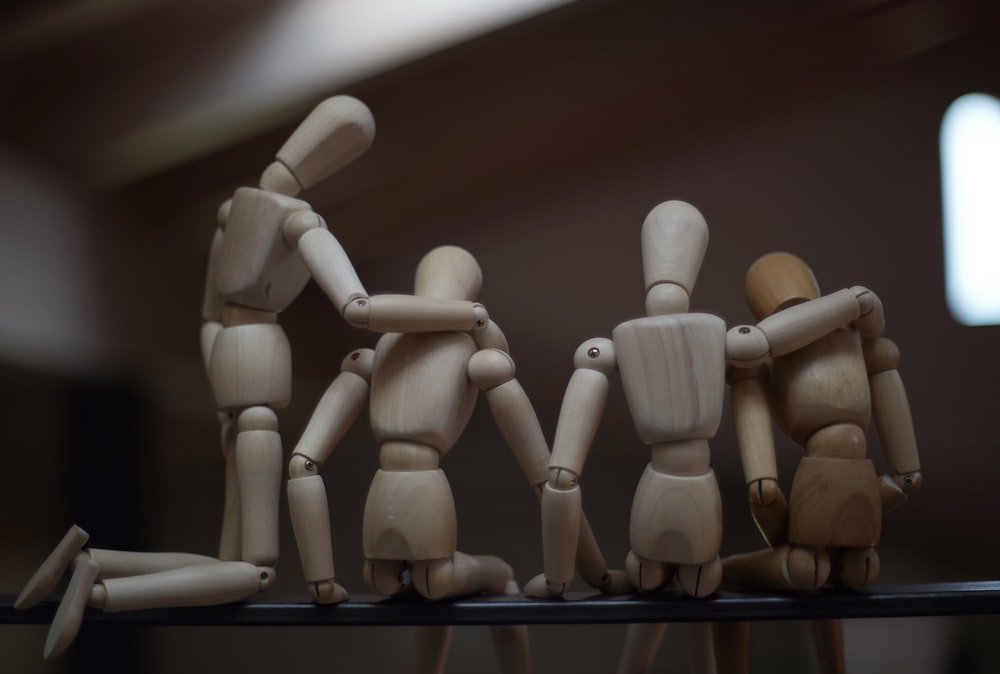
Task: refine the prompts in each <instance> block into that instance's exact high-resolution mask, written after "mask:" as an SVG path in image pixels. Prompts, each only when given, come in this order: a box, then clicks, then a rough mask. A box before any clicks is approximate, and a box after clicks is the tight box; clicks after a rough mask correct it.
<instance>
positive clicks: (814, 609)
mask: <svg viewBox="0 0 1000 674" xmlns="http://www.w3.org/2000/svg"><path fill="white" fill-rule="evenodd" d="M56 605H57V604H56V602H55V601H49V602H44V603H42V604H40V605H39V606H36V607H33V608H31V609H28V610H25V611H17V610H15V609H14V596H13V595H7V594H0V624H20V625H38V624H48V623H49V622H51V620H52V616H53V615H54V613H55V609H56ZM992 613H996V614H1000V581H992V580H990V581H967V582H952V583H930V584H920V585H885V586H876V587H874V588H872V589H871V590H869V591H867V592H863V593H861V592H849V591H841V590H828V591H823V592H819V593H816V594H813V595H786V594H775V593H762V592H718V593H717V594H715V595H713V596H712V597H709V598H707V599H692V598H690V597H678V596H673V595H667V594H659V595H648V594H629V595H603V594H595V593H568V594H567V595H566V596H565V597H564V598H562V599H534V598H532V597H527V596H525V595H514V596H500V597H495V596H490V597H486V596H482V597H472V598H467V599H458V600H452V601H427V600H423V599H421V598H418V597H405V598H391V599H384V598H381V597H376V596H373V595H359V596H356V597H352V599H351V600H350V601H347V602H344V603H342V604H339V605H337V606H317V605H314V604H312V603H311V602H310V601H308V599H307V598H306V597H305V596H304V595H303V596H302V597H292V598H288V599H280V598H274V599H267V600H258V601H251V602H246V603H241V604H225V605H222V606H206V607H196V608H167V609H147V610H142V611H132V612H128V613H103V612H101V611H97V610H94V609H87V613H86V616H85V620H88V621H94V622H102V623H123V624H131V625H198V626H222V625H230V626H282V625H285V626H310V625H311V626H323V625H347V626H372V627H374V626H385V625H511V624H602V623H630V622H637V623H639V622H716V621H733V620H812V619H827V618H895V617H904V616H949V615H982V614H992Z"/></svg>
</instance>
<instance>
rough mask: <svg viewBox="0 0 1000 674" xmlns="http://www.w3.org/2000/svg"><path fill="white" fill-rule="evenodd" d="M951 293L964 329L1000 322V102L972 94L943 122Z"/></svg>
mask: <svg viewBox="0 0 1000 674" xmlns="http://www.w3.org/2000/svg"><path fill="white" fill-rule="evenodd" d="M941 178H942V201H943V206H944V213H943V216H944V254H945V260H944V262H945V292H946V295H947V301H948V308H949V310H950V311H951V313H952V315H953V316H954V317H955V319H956V320H957V321H958V322H960V323H962V324H963V325H998V324H1000V99H997V98H996V97H994V96H989V95H986V94H967V95H965V96H962V97H960V98H958V99H957V100H955V102H954V103H952V104H951V106H950V107H949V108H948V111H947V112H946V113H945V116H944V119H943V121H942V122H941Z"/></svg>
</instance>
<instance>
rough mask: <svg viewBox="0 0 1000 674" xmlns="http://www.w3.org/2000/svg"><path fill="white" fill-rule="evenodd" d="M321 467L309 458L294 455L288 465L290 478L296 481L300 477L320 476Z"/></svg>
mask: <svg viewBox="0 0 1000 674" xmlns="http://www.w3.org/2000/svg"><path fill="white" fill-rule="evenodd" d="M319 469H320V466H319V464H318V463H316V462H315V461H313V460H312V459H310V458H309V457H306V456H302V455H301V454H294V455H293V456H292V460H291V461H289V463H288V477H290V478H291V479H293V480H294V479H295V478H298V477H311V476H313V475H319Z"/></svg>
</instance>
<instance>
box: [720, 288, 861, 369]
mask: <svg viewBox="0 0 1000 674" xmlns="http://www.w3.org/2000/svg"><path fill="white" fill-rule="evenodd" d="M873 297H874V295H873V294H872V293H871V292H870V291H869V290H867V289H865V288H861V287H860V286H858V287H856V288H849V289H845V290H840V291H838V292H835V293H832V294H830V295H824V296H823V297H819V298H816V299H814V300H809V301H807V302H802V303H801V304H796V305H793V306H791V307H788V308H786V309H782V310H781V311H778V312H777V313H774V314H772V315H770V316H768V317H767V318H765V319H763V320H761V321H760V322H759V323H758V324H757V325H756V326H749V325H738V326H736V327H735V328H732V329H731V330H729V332H728V333H726V355H727V358H728V363H729V365H732V366H733V367H739V368H749V367H755V366H757V365H760V364H762V363H764V362H765V361H766V360H767V359H768V358H771V357H775V356H781V355H784V354H786V353H791V352H792V351H795V350H797V349H801V348H802V347H803V346H806V345H807V344H810V343H812V342H814V341H816V340H817V339H819V338H820V337H822V336H823V335H826V334H829V333H830V332H832V331H834V330H836V329H837V328H839V327H841V326H844V325H848V324H850V323H853V322H854V321H856V320H858V318H859V316H862V315H863V314H866V313H868V312H870V311H871V304H870V303H871V302H872V301H873V300H872V298H873Z"/></svg>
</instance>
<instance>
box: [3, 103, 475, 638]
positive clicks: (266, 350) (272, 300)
mask: <svg viewBox="0 0 1000 674" xmlns="http://www.w3.org/2000/svg"><path fill="white" fill-rule="evenodd" d="M374 133H375V125H374V121H373V119H372V116H371V113H370V112H369V110H368V108H366V107H365V106H364V104H362V103H361V102H360V101H358V100H356V99H353V98H350V97H347V96H336V97H333V98H330V99H327V100H325V101H323V102H322V103H320V104H319V106H317V108H316V109H315V110H313V112H312V113H311V114H310V115H309V116H308V117H307V118H306V120H305V121H303V123H302V124H301V125H300V126H299V127H298V128H297V129H296V130H295V132H294V133H293V134H292V136H291V137H290V138H289V140H288V141H287V142H286V143H285V144H284V145H283V146H282V148H281V150H279V152H278V153H277V155H276V159H275V161H274V162H273V163H271V164H270V165H269V166H268V167H267V169H266V170H265V171H264V173H263V175H262V176H261V179H260V186H259V187H258V188H247V187H244V188H240V189H238V190H236V193H235V194H234V196H233V198H232V199H231V200H229V201H227V202H226V203H225V204H223V206H222V208H220V210H219V228H218V231H217V232H216V235H215V238H214V240H213V243H212V248H211V253H210V256H209V265H208V278H207V283H206V292H205V300H204V305H203V317H204V324H203V327H202V332H201V344H202V351H203V354H204V358H205V364H206V367H207V370H208V374H209V379H210V381H211V384H212V389H213V392H214V394H215V400H216V404H217V406H218V410H219V414H220V418H221V419H222V421H223V433H222V436H223V451H224V453H225V455H226V463H227V467H226V512H225V514H224V517H223V530H222V535H221V538H220V550H219V557H218V558H214V557H204V556H200V555H186V554H175V553H123V552H115V551H106V550H97V549H93V548H90V549H83V546H84V544H85V543H86V541H87V534H86V533H85V532H83V531H82V530H81V529H80V528H79V527H75V526H74V527H73V528H71V529H70V531H69V532H68V533H67V534H66V536H65V537H64V538H63V541H62V542H61V543H60V544H59V545H58V546H57V548H56V549H55V550H54V551H53V553H52V554H51V555H50V556H49V558H48V559H47V560H46V561H45V563H44V564H43V565H42V567H41V568H40V569H39V571H38V572H37V573H36V574H35V576H34V577H33V578H32V579H31V580H30V581H29V582H28V584H27V586H26V587H25V589H24V591H23V592H22V593H21V595H20V597H19V598H18V601H17V605H18V606H19V607H27V606H30V605H32V604H34V603H37V602H38V601H40V600H41V599H42V598H43V597H45V596H46V595H47V594H49V593H50V592H51V591H52V590H53V589H54V588H55V586H56V584H57V583H58V581H59V579H60V577H61V576H62V575H63V574H64V572H65V571H66V570H67V569H68V568H72V569H73V575H72V578H71V581H70V585H69V589H68V591H67V592H66V593H65V595H64V597H63V600H62V602H61V603H60V606H59V609H58V611H57V613H56V616H55V619H54V620H53V623H52V627H51V628H50V630H49V635H48V638H47V641H46V645H45V651H44V652H45V655H46V657H51V656H54V655H56V654H58V653H59V652H61V651H62V650H64V649H65V648H66V647H67V646H68V645H69V643H70V642H71V641H72V639H73V637H74V636H75V634H76V632H77V630H78V628H79V625H80V621H81V617H82V614H83V611H84V608H85V606H86V605H87V604H90V605H91V606H94V607H97V608H100V609H103V610H105V611H126V610H133V609H142V608H154V607H165V606H200V605H208V604H219V603H226V602H231V601H236V600H241V599H246V598H248V597H251V596H253V595H255V594H257V593H258V592H261V591H262V590H265V589H266V588H267V587H269V586H270V585H272V584H273V582H274V567H275V564H276V563H277V560H278V499H279V494H280V486H281V472H282V463H283V457H282V448H281V438H280V436H279V434H278V420H277V416H276V414H275V410H277V409H280V408H281V407H284V406H285V405H287V403H288V402H289V399H290V396H291V380H292V370H291V349H290V347H289V344H288V341H287V339H286V337H285V334H284V332H283V331H282V329H281V328H280V327H279V326H278V324H277V316H278V314H279V313H280V312H281V311H283V310H284V309H285V308H287V307H288V306H289V304H291V302H292V301H293V300H294V299H295V298H296V297H297V296H298V295H299V293H300V292H301V291H302V289H303V288H304V287H305V285H306V283H308V281H309V280H310V278H314V279H315V280H316V281H317V283H318V284H319V285H320V286H321V287H322V288H323V290H324V291H325V292H326V294H327V295H328V296H329V297H330V299H331V300H332V301H333V302H334V304H335V306H336V307H337V310H338V311H340V312H341V313H342V314H343V315H344V317H345V318H346V319H347V321H348V322H349V323H351V324H352V325H354V326H356V327H366V328H369V329H371V330H377V331H385V330H438V329H461V330H471V329H475V328H477V327H481V326H485V325H486V323H487V321H488V316H487V314H486V311H485V309H483V308H482V306H481V305H478V304H474V303H472V302H466V301H444V300H433V299H425V298H413V297H409V296H378V297H369V296H368V294H367V292H366V291H365V289H364V287H363V286H362V284H361V282H360V280H359V279H358V277H357V274H356V273H355V271H354V267H353V265H352V264H351V262H350V260H349V259H348V257H347V254H346V253H345V252H344V250H343V248H342V247H341V246H340V244H339V243H338V242H337V240H336V238H335V237H334V236H333V235H332V234H331V233H330V231H329V230H328V229H327V228H326V223H325V222H324V221H323V219H322V218H321V217H320V216H319V215H317V214H316V213H314V212H313V211H312V208H311V207H310V206H309V204H308V203H306V202H304V201H301V200H299V199H296V198H295V196H296V195H297V194H298V193H299V192H300V191H301V190H302V189H305V188H308V187H310V186H312V185H314V184H315V183H317V182H319V181H320V180H322V179H323V178H325V177H327V176H328V175H330V174H331V173H333V172H334V171H336V170H337V169H339V168H341V167H343V166H344V165H346V164H348V163H349V162H351V161H352V160H354V159H355V158H356V157H358V156H359V155H361V154H362V153H363V152H364V151H365V150H366V149H367V148H368V147H369V145H370V144H371V142H372V139H373V138H374Z"/></svg>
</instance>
